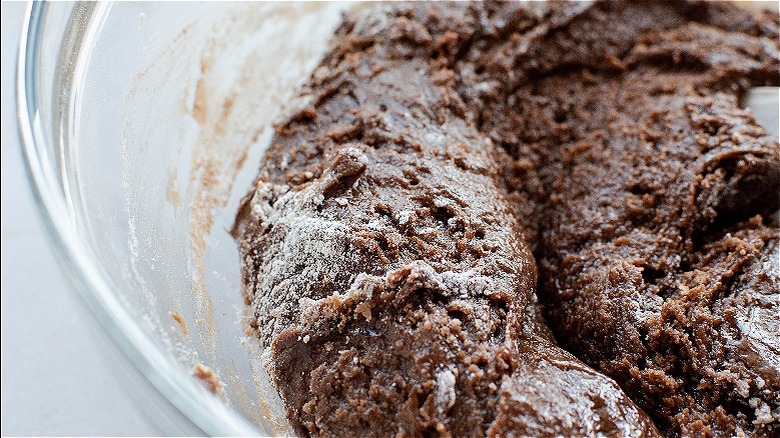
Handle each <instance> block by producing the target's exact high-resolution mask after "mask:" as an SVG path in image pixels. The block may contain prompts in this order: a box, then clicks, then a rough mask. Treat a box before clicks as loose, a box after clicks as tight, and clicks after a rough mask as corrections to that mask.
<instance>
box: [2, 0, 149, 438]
mask: <svg viewBox="0 0 780 438" xmlns="http://www.w3.org/2000/svg"><path fill="white" fill-rule="evenodd" d="M24 8H25V3H23V2H3V3H2V32H3V34H2V215H1V216H0V217H2V240H1V241H2V306H1V307H2V318H0V321H1V322H2V331H1V333H2V358H3V359H2V415H0V418H1V423H2V424H1V426H0V433H2V435H3V436H8V435H104V436H105V435H159V434H160V431H159V430H158V429H157V427H156V426H155V425H154V424H153V423H152V422H151V420H149V419H147V418H146V417H145V416H144V414H143V413H142V412H141V411H140V410H139V409H138V408H137V407H136V406H135V405H134V403H133V401H132V400H131V399H130V398H129V397H128V395H127V394H125V393H124V390H123V389H122V388H121V387H120V385H119V383H118V382H117V381H116V380H115V377H114V374H113V370H111V369H109V368H108V366H107V364H106V363H105V362H104V361H103V357H102V354H101V352H100V351H99V350H98V348H99V344H98V343H96V342H94V340H93V336H92V335H91V334H90V333H89V332H88V327H87V326H86V325H85V321H84V318H85V316H86V315H85V314H84V312H85V310H84V309H82V308H81V307H80V304H79V303H78V302H77V299H76V296H75V294H74V293H73V291H72V290H71V289H70V285H69V284H68V282H67V281H66V279H65V277H64V275H63V273H62V272H61V271H60V269H59V266H58V265H57V262H56V260H55V259H54V256H53V253H52V250H51V248H50V247H49V241H48V239H47V237H46V236H45V235H44V230H43V225H42V223H41V221H40V220H39V218H38V212H37V207H36V206H35V205H34V201H33V197H32V192H31V189H30V186H29V184H28V182H27V175H26V169H25V168H24V162H23V161H22V154H21V149H20V146H19V139H18V135H17V127H16V125H17V123H16V104H15V100H14V91H15V85H14V70H15V68H16V50H17V46H18V40H19V31H20V29H21V23H22V16H23V14H24Z"/></svg>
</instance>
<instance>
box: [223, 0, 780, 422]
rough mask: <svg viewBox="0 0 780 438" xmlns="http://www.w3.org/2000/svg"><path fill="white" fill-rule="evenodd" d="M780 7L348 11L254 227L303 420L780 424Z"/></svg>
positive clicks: (247, 223)
mask: <svg viewBox="0 0 780 438" xmlns="http://www.w3.org/2000/svg"><path fill="white" fill-rule="evenodd" d="M779 22H780V19H778V16H777V15H773V14H770V13H763V14H751V13H748V12H745V11H743V10H742V9H739V8H738V7H736V6H733V5H729V4H720V3H703V2H685V3H670V2H663V1H658V2H652V1H641V2H620V3H618V2H587V3H554V2H551V3H546V4H542V3H530V4H526V3H519V2H512V3H399V4H384V3H379V4H375V5H374V6H372V7H371V8H370V11H368V12H363V13H360V14H355V15H349V16H346V17H345V19H344V23H343V24H342V25H341V27H340V28H339V29H338V31H337V32H336V35H335V37H334V39H333V42H332V46H331V49H330V50H329V52H328V53H327V54H326V56H325V58H324V59H323V61H322V62H321V64H320V66H319V67H318V68H317V69H316V70H315V71H314V73H313V74H312V77H311V79H310V81H309V82H308V83H307V84H306V86H305V87H304V89H303V91H302V92H301V96H300V98H299V102H298V103H297V106H296V110H295V111H293V112H292V114H291V115H290V116H289V117H288V118H287V119H286V120H284V121H283V122H281V123H279V124H278V125H276V126H275V129H276V134H275V136H274V138H273V140H272V143H271V146H270V147H269V149H268V151H267V153H266V155H265V158H264V161H263V163H262V165H261V168H260V174H259V176H258V178H257V180H256V181H255V183H254V187H253V188H252V190H251V192H250V194H249V195H248V196H247V197H246V198H245V199H244V202H243V203H242V206H241V209H240V211H239V214H238V217H237V220H236V225H235V227H234V230H233V233H234V236H235V237H236V239H237V241H238V242H239V246H240V252H241V257H242V272H243V277H244V278H243V282H244V286H245V293H246V299H247V302H248V304H250V305H251V307H252V309H253V311H254V317H255V321H254V322H255V328H256V330H257V334H258V336H259V338H260V341H261V343H262V345H263V347H264V348H265V351H266V354H267V360H268V366H269V369H270V372H271V375H272V376H273V378H274V379H275V382H276V385H277V387H278V390H279V392H280V395H281V397H282V399H283V401H284V402H285V405H286V407H287V413H288V419H289V420H290V423H291V425H292V426H293V428H294V429H295V431H296V432H297V433H298V434H300V435H302V436H310V435H311V436H366V435H370V436H389V435H398V436H428V435H446V436H482V435H490V436H507V435H516V436H529V435H531V436H601V435H611V436H658V435H660V434H661V433H663V434H664V435H672V436H676V435H681V436H698V435H701V434H709V435H722V436H727V435H739V434H747V435H757V436H762V435H767V436H771V435H777V434H778V433H780V395H778V394H780V290H779V289H780V266H778V256H779V255H780V254H779V253H778V246H779V245H778V231H780V228H779V227H778V219H777V215H776V211H777V209H778V206H780V193H779V192H778V188H779V187H778V186H779V185H780V146H778V141H777V139H776V138H773V137H771V136H769V135H768V134H767V133H766V132H765V131H764V129H763V128H762V127H761V126H760V125H758V124H757V123H756V122H755V120H754V119H753V118H752V115H751V113H750V112H749V111H746V110H742V109H740V107H739V103H738V99H739V97H740V96H741V94H742V93H743V92H744V91H745V90H746V89H747V88H748V87H751V86H756V85H777V84H778V83H779V82H780V63H778V49H779V48H780V43H779V42H778V28H779V27H780V24H779ZM537 265H538V267H537ZM537 296H538V298H537ZM553 334H554V335H555V338H554V337H553ZM555 339H557V340H558V341H559V342H560V343H561V344H562V345H563V346H564V347H566V350H564V349H562V348H561V347H559V346H558V343H557V342H556V341H555ZM570 352H571V353H570ZM575 355H576V357H575ZM580 360H582V362H581V361H580ZM586 364H587V365H586ZM613 379H614V380H613ZM618 385H620V386H618ZM624 391H625V392H624ZM635 403H636V404H635ZM645 412H647V413H648V414H649V416H648V415H647V414H645ZM651 418H652V420H651ZM659 430H660V432H659Z"/></svg>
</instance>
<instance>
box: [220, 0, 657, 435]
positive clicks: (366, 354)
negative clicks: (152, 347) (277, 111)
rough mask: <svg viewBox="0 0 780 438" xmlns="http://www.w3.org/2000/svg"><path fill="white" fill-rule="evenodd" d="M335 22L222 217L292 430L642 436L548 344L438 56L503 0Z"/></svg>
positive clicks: (618, 398)
mask: <svg viewBox="0 0 780 438" xmlns="http://www.w3.org/2000/svg"><path fill="white" fill-rule="evenodd" d="M489 8H490V9H486V8H485V7H484V6H482V5H476V4H475V5H469V4H456V5H455V4H431V5H427V4H413V5H399V6H379V7H378V8H377V10H375V11H374V12H373V13H371V14H370V15H368V16H367V17H365V18H362V19H359V20H353V19H347V20H346V21H345V23H344V24H343V25H342V26H341V28H340V29H339V30H338V32H337V33H336V37H335V40H334V41H335V43H334V46H333V48H332V49H331V50H330V52H329V53H328V54H327V55H326V57H325V59H324V60H323V61H322V63H321V65H320V66H319V68H317V69H316V71H315V72H314V74H313V76H312V79H311V81H310V82H309V84H308V85H307V88H306V90H305V91H304V102H305V103H304V104H303V105H302V107H301V109H300V110H299V111H297V112H296V113H295V114H293V115H292V116H291V117H290V118H289V119H288V120H287V121H285V122H284V123H282V124H280V125H278V126H277V127H276V136H275V137H274V139H273V142H272V145H271V147H270V149H269V151H268V152H267V154H266V157H265V161H264V163H263V166H262V168H261V172H260V176H259V178H258V180H257V181H256V183H255V188H254V191H253V193H252V194H251V196H250V197H249V198H247V199H246V201H245V203H244V205H243V207H242V210H241V212H240V215H239V218H238V222H237V225H236V229H235V230H234V231H235V233H236V235H237V236H238V239H239V242H240V248H241V254H242V257H243V264H244V270H243V272H244V284H245V285H246V286H247V292H248V299H249V301H250V302H251V305H252V307H253V309H254V312H255V316H256V318H257V330H258V333H259V336H260V339H261V342H262V344H263V346H264V347H266V348H267V351H268V355H269V359H270V366H271V373H272V375H273V377H274V378H275V380H276V383H277V386H278V389H279V391H280V393H281V396H282V399H283V400H284V402H285V404H286V406H287V409H288V418H289V420H290V422H291V424H292V425H293V427H294V429H295V431H296V432H297V433H299V434H301V435H332V436H367V435H370V436H392V435H396V434H398V435H402V436H403V435H407V436H421V435H428V434H437V435H439V434H440V435H455V436H479V435H486V434H489V435H506V434H517V435H567V436H570V435H596V434H606V435H621V436H640V435H649V436H652V435H656V434H657V432H656V430H655V427H654V426H653V425H652V423H651V422H650V421H649V419H648V418H647V416H646V415H645V414H644V413H643V412H642V411H640V410H639V409H638V408H637V407H636V406H635V405H634V404H633V403H632V402H631V401H630V400H629V399H628V398H627V397H626V396H625V394H624V393H623V392H622V391H621V390H620V388H619V387H618V386H617V385H616V384H615V383H614V381H612V380H611V379H609V378H607V377H605V376H603V375H601V374H599V373H597V372H595V371H594V370H593V369H591V368H589V367H587V366H586V365H584V364H583V363H581V362H580V361H578V360H577V359H576V358H575V357H574V356H572V355H571V354H569V353H567V352H566V351H564V350H562V349H560V348H559V347H558V346H557V345H556V344H555V342H554V341H553V339H552V336H551V335H550V333H549V330H548V329H547V328H546V326H545V324H544V322H543V321H542V320H541V317H540V315H539V314H538V312H537V303H536V298H535V295H534V286H535V284H536V281H537V275H536V266H535V262H534V259H533V257H532V255H531V252H530V250H529V248H528V246H527V245H526V244H525V242H524V239H523V230H522V229H521V228H520V227H519V226H518V222H517V221H516V220H515V218H514V216H513V208H512V207H511V206H510V204H509V203H508V202H507V198H506V191H505V189H504V184H503V182H502V179H501V178H500V175H501V172H500V170H501V167H500V166H499V165H498V164H497V161H496V155H495V152H496V151H497V149H496V148H495V147H494V146H493V144H492V143H491V141H490V140H489V139H488V138H486V137H485V136H484V135H482V134H480V132H479V131H477V130H476V129H475V123H474V120H473V118H472V115H471V113H470V112H469V110H468V108H467V107H466V106H465V105H464V103H463V101H462V99H461V98H460V96H459V95H458V94H457V93H456V92H455V86H456V81H455V73H454V70H453V68H454V67H455V66H454V64H453V63H454V61H455V60H456V58H457V55H458V53H459V52H461V51H462V50H464V49H465V48H466V46H467V45H468V43H469V42H470V41H472V40H473V39H475V38H479V35H481V34H484V33H487V32H493V31H494V27H493V26H494V24H493V23H494V22H493V20H491V19H490V17H489V13H490V12H491V10H493V12H496V13H500V14H503V15H504V16H505V17H507V18H509V19H511V20H514V21H523V22H529V23H530V22H532V21H534V20H536V19H537V18H535V17H534V16H533V15H531V14H530V13H529V12H527V11H525V10H523V9H519V6H518V5H514V4H507V5H493V6H489Z"/></svg>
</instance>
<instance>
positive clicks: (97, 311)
mask: <svg viewBox="0 0 780 438" xmlns="http://www.w3.org/2000/svg"><path fill="white" fill-rule="evenodd" d="M46 8H47V2H34V1H29V2H28V4H27V7H26V10H25V14H24V17H23V22H22V29H21V35H20V38H19V49H18V53H17V60H16V61H17V66H16V78H15V82H16V93H15V97H16V110H17V118H18V128H19V129H18V134H19V139H20V144H21V148H22V152H23V156H24V161H25V164H26V166H25V167H26V169H27V177H28V178H27V179H28V182H29V184H30V187H31V188H32V193H33V198H34V199H35V202H34V203H35V205H36V207H37V208H36V209H37V211H38V215H39V217H40V218H41V219H42V222H43V224H44V227H43V228H44V229H45V231H46V233H45V234H46V235H47V238H48V241H49V244H50V246H51V247H53V248H54V253H55V258H56V259H57V260H58V262H59V265H60V268H61V269H62V270H63V271H64V272H65V273H66V274H67V275H66V276H67V277H68V279H69V283H70V285H71V288H72V289H74V290H75V291H76V292H77V293H76V295H77V296H78V297H79V301H80V303H81V304H82V306H83V307H85V308H86V309H87V310H88V312H89V314H90V316H91V317H92V318H93V319H94V321H96V322H97V324H98V325H99V327H100V328H102V330H103V331H104V334H107V335H108V338H109V339H110V341H112V343H113V344H115V345H116V347H118V348H117V351H118V352H119V353H120V354H121V356H122V357H123V358H124V359H125V362H126V363H129V364H130V365H131V366H132V367H133V368H134V369H135V371H136V372H137V373H139V374H140V375H141V376H143V378H144V379H146V381H147V382H148V383H149V384H150V386H151V388H152V389H153V390H154V391H156V392H157V393H158V394H159V395H160V396H162V397H163V398H164V399H165V400H167V402H168V403H169V404H170V405H171V407H172V408H173V409H174V410H175V411H178V412H179V413H180V414H181V416H182V417H183V418H186V419H187V420H189V422H190V423H191V424H190V428H196V429H197V430H198V431H200V432H202V433H205V434H208V435H212V436H213V435H223V436H225V435H229V436H256V435H258V433H261V432H260V430H259V429H258V427H259V426H255V425H253V424H252V423H250V422H249V421H248V420H247V419H246V418H244V417H243V416H241V415H240V414H238V413H236V412H235V411H233V410H231V409H230V408H228V407H227V406H226V405H225V404H224V403H222V402H221V401H219V400H218V399H217V397H215V396H213V395H212V394H211V393H209V392H208V391H207V390H206V389H205V388H203V387H201V385H199V384H198V383H197V382H196V381H195V378H194V377H192V376H190V375H187V374H186V373H184V372H182V371H183V367H182V366H181V365H180V364H179V363H178V362H176V361H175V360H174V359H173V358H172V357H171V356H170V354H169V353H167V352H165V351H163V350H162V349H161V348H160V346H159V344H157V343H155V342H153V341H152V339H150V337H149V336H148V335H147V333H146V332H145V331H144V330H143V328H142V327H141V326H140V325H139V324H138V323H137V322H136V321H135V320H134V319H133V317H132V315H131V314H130V312H129V311H128V309H127V308H125V307H124V305H123V304H122V303H121V301H120V300H119V299H118V298H117V297H118V295H117V294H115V293H114V292H113V290H112V287H111V284H110V282H109V281H107V280H106V279H105V278H103V276H102V274H101V272H100V270H98V269H96V268H95V266H98V265H99V262H98V260H96V258H95V257H94V256H93V255H92V253H91V252H90V251H88V249H87V248H86V245H85V244H84V243H83V242H82V241H81V239H79V238H78V229H77V226H76V223H75V221H74V220H73V218H72V216H71V214H70V213H69V210H68V208H67V203H66V199H65V197H64V196H63V194H62V190H63V188H62V186H61V185H60V184H59V178H58V177H57V175H54V172H52V171H51V169H52V168H53V167H52V166H51V165H50V163H49V158H48V156H47V154H46V151H47V150H49V147H48V146H49V145H47V144H46V141H45V138H44V137H43V135H42V133H41V127H40V121H39V117H40V115H39V111H38V106H37V102H36V93H37V90H38V84H37V83H36V80H35V72H36V54H37V51H38V47H37V46H38V41H39V38H38V36H39V35H40V32H41V31H42V28H43V24H42V22H41V20H42V18H43V17H44V16H45V10H46ZM123 383H124V382H123ZM174 423H175V422H174Z"/></svg>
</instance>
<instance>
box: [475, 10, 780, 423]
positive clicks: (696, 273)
mask: <svg viewBox="0 0 780 438" xmlns="http://www.w3.org/2000/svg"><path fill="white" fill-rule="evenodd" d="M518 46H524V47H526V49H524V50H523V51H521V52H517V51H513V50H512V48H514V47H518ZM779 46H780V44H779V43H778V17H777V15H775V14H768V13H767V14H764V15H759V16H755V17H754V16H751V15H750V14H749V13H747V12H742V11H741V10H740V9H738V8H737V7H736V6H734V5H729V4H717V3H716V4H695V3H694V4H683V3H670V2H666V3H665V2H658V3H653V2H642V3H637V4H627V3H611V2H610V3H600V4H597V5H595V6H593V7H591V8H589V9H586V10H584V11H583V12H582V13H581V14H579V15H575V16H572V17H569V18H568V20H567V21H565V22H562V23H560V24H559V25H558V26H557V27H555V28H554V29H551V30H545V32H544V33H539V34H535V35H532V34H528V35H525V36H523V37H522V38H520V39H519V40H518V42H511V43H507V44H506V45H505V46H500V47H498V48H488V50H487V51H484V50H480V49H479V48H478V49H476V50H475V51H474V53H473V55H471V57H472V58H473V59H475V60H485V61H484V65H483V66H482V67H481V70H482V73H481V74H478V73H472V75H471V77H469V78H467V79H468V80H465V81H464V84H463V85H462V87H461V88H462V89H463V90H464V91H465V93H469V92H470V91H469V90H473V89H475V87H473V86H472V85H471V84H473V83H489V84H491V86H492V88H490V93H491V94H490V95H489V96H487V98H485V97H484V96H480V95H476V94H475V93H471V97H470V99H469V100H470V101H471V102H474V103H475V105H479V110H480V113H479V118H480V119H481V120H482V121H483V123H482V124H481V125H480V126H479V129H480V130H481V131H483V132H485V133H487V134H488V135H489V136H490V138H491V139H492V140H493V141H494V142H495V143H496V144H500V145H502V146H503V148H504V149H505V150H506V151H507V152H508V154H509V155H511V157H512V159H511V160H507V161H506V165H505V169H506V172H507V175H508V177H507V182H508V185H509V187H510V191H511V192H512V193H511V195H510V197H511V198H512V199H513V200H514V202H515V206H516V207H517V211H518V213H517V214H518V217H519V218H521V221H523V222H524V223H526V224H527V225H526V227H525V229H527V230H532V233H528V236H529V237H530V239H531V240H529V243H531V245H532V246H533V247H534V248H535V254H536V255H537V256H538V259H537V260H539V261H540V271H541V278H542V282H541V285H542V286H541V287H540V292H539V293H540V296H541V298H542V301H543V302H544V304H545V305H546V309H547V310H548V312H547V317H548V320H549V321H550V325H551V327H552V329H553V331H554V332H555V334H556V335H557V337H558V339H559V340H560V341H561V342H562V344H563V345H564V346H565V347H567V348H568V349H569V350H570V351H572V352H574V353H575V354H576V355H577V356H578V357H579V358H581V359H583V360H584V361H585V362H587V363H588V364H590V365H592V366H594V367H595V368H597V369H598V370H600V371H602V372H604V373H606V374H607V375H609V376H610V377H613V378H614V379H615V380H616V381H617V382H618V383H619V384H620V385H621V387H622V388H623V389H624V390H626V392H627V393H628V394H629V395H630V396H631V398H632V399H633V400H634V401H636V402H637V403H638V404H639V405H640V406H641V407H642V408H644V409H645V410H646V411H647V412H648V413H650V414H651V415H652V417H653V419H654V420H655V422H656V425H657V426H659V428H660V429H661V430H662V431H664V432H666V433H667V434H670V435H684V436H705V435H710V434H715V435H721V436H731V435H739V434H741V433H746V434H755V435H758V436H778V435H780V279H779V278H778V277H780V271H779V269H778V256H780V254H779V253H778V235H779V229H778V220H777V215H776V212H777V209H778V205H779V204H780V186H779V181H780V148H778V140H777V138H773V137H771V136H770V135H768V134H767V132H766V131H765V130H764V129H763V128H762V127H761V126H759V125H758V124H757V123H756V121H755V120H754V119H753V117H752V114H751V113H750V112H749V111H746V110H742V109H740V108H739V104H738V99H739V97H740V95H741V94H742V93H743V92H744V91H745V90H746V89H747V88H748V87H750V86H758V85H774V86H777V85H778V83H779V82H780V79H779V75H780V64H779V63H778V47H779ZM509 76H511V78H510V79H509V80H507V79H506V78H507V77H509ZM486 88H487V87H486Z"/></svg>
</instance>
